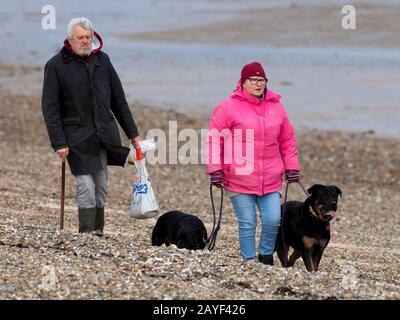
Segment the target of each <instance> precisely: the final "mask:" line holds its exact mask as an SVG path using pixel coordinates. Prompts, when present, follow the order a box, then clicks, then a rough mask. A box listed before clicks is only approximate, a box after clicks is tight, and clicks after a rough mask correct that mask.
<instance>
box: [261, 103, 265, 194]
mask: <svg viewBox="0 0 400 320" xmlns="http://www.w3.org/2000/svg"><path fill="white" fill-rule="evenodd" d="M263 108H264V116H263V133H264V141H266V139H265V138H266V137H265V106H264V105H263ZM264 159H265V145H264V146H263V157H262V186H261V195H262V196H263V195H264V176H265V174H264Z"/></svg>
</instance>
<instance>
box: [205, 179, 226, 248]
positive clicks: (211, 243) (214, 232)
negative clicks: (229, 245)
mask: <svg viewBox="0 0 400 320" xmlns="http://www.w3.org/2000/svg"><path fill="white" fill-rule="evenodd" d="M212 187H213V185H212V184H210V198H211V206H212V210H213V228H212V231H211V235H210V237H209V238H208V239H207V243H208V250H210V251H211V250H212V249H214V246H215V242H216V240H217V234H218V231H219V229H220V224H221V217H222V205H223V202H224V190H223V189H222V188H220V189H221V206H220V208H219V218H218V224H216V223H215V222H216V216H215V205H214V195H213V190H212Z"/></svg>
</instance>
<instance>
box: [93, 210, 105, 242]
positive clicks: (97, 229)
mask: <svg viewBox="0 0 400 320" xmlns="http://www.w3.org/2000/svg"><path fill="white" fill-rule="evenodd" d="M103 229H104V207H103V208H96V219H95V223H94V234H95V235H96V236H99V237H102V236H103V235H104V234H103Z"/></svg>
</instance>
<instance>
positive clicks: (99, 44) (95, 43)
mask: <svg viewBox="0 0 400 320" xmlns="http://www.w3.org/2000/svg"><path fill="white" fill-rule="evenodd" d="M64 48H65V49H66V50H67V51H68V52H69V53H71V54H72V55H75V56H77V57H79V58H83V59H87V58H88V57H89V56H90V55H92V54H96V53H97V52H99V51H100V50H101V49H102V48H103V40H102V39H101V37H100V35H99V34H98V33H97V32H96V31H93V40H92V52H90V54H89V55H86V56H80V55H78V54H76V53H75V51H74V50H73V49H72V47H71V44H70V43H69V40H68V38H67V39H65V40H64Z"/></svg>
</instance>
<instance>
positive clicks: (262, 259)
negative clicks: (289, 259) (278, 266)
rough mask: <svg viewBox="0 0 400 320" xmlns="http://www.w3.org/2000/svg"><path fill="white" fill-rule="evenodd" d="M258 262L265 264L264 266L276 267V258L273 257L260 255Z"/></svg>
mask: <svg viewBox="0 0 400 320" xmlns="http://www.w3.org/2000/svg"><path fill="white" fill-rule="evenodd" d="M258 261H260V262H262V263H264V264H268V265H270V266H273V265H274V257H273V256H272V255H265V256H263V255H261V254H259V255H258Z"/></svg>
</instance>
